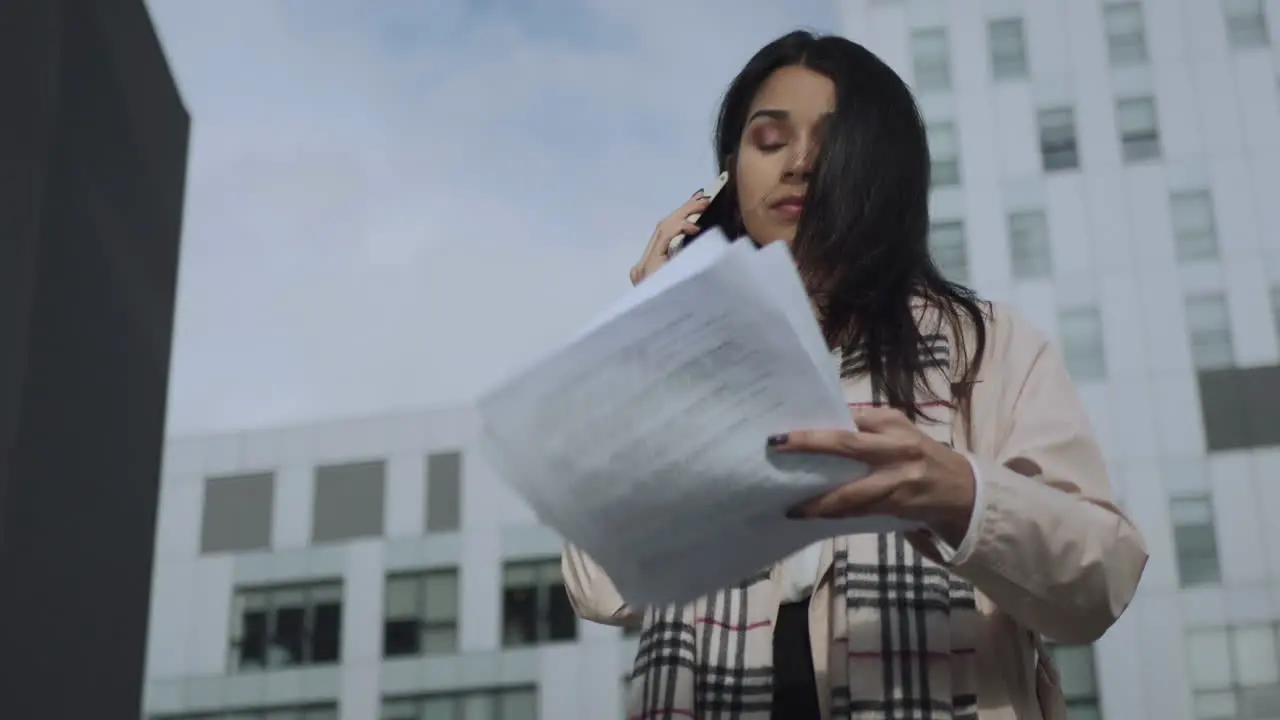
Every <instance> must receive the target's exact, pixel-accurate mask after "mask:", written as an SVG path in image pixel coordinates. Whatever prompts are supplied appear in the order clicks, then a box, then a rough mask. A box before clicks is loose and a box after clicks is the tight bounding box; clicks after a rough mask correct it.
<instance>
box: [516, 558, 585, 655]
mask: <svg viewBox="0 0 1280 720" xmlns="http://www.w3.org/2000/svg"><path fill="white" fill-rule="evenodd" d="M577 637H578V619H577V617H575V616H574V614H573V606H572V605H570V604H569V594H568V593H567V592H566V591H565V587H564V578H563V577H561V575H560V561H559V560H558V559H547V560H537V561H532V562H529V561H525V562H511V563H507V564H506V566H505V567H504V568H503V577H502V644H503V646H505V647H523V646H526V645H538V644H540V643H547V642H564V641H571V640H576V639H577Z"/></svg>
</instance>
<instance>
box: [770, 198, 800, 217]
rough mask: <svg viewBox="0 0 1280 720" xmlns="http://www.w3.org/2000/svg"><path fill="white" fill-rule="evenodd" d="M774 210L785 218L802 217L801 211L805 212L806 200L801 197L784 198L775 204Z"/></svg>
mask: <svg viewBox="0 0 1280 720" xmlns="http://www.w3.org/2000/svg"><path fill="white" fill-rule="evenodd" d="M773 209H774V211H775V212H777V213H778V214H779V215H782V216H784V217H788V218H797V217H800V213H801V211H803V210H804V198H803V197H799V196H797V197H789V198H783V199H781V200H779V201H777V202H775V203H774V204H773Z"/></svg>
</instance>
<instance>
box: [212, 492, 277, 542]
mask: <svg viewBox="0 0 1280 720" xmlns="http://www.w3.org/2000/svg"><path fill="white" fill-rule="evenodd" d="M274 495H275V478H274V476H273V475H272V474H271V473H254V474H251V475H234V476H230V477H212V478H208V479H206V480H205V482H204V507H203V509H202V514H201V518H200V552H204V553H218V552H244V551H246V550H264V549H266V548H269V547H271V512H272V502H273V498H274Z"/></svg>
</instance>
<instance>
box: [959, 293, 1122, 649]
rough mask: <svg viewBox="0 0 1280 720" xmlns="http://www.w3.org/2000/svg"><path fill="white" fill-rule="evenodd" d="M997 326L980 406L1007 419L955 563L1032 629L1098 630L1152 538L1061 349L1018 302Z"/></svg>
mask: <svg viewBox="0 0 1280 720" xmlns="http://www.w3.org/2000/svg"><path fill="white" fill-rule="evenodd" d="M990 327H991V332H990V333H989V336H990V340H989V345H990V348H989V351H990V352H989V353H988V360H987V361H984V364H985V363H986V362H990V363H991V365H990V366H988V367H986V368H984V371H983V372H982V373H981V376H982V377H983V383H980V385H982V384H986V383H990V385H988V386H987V387H979V388H976V389H975V392H974V405H973V418H974V422H975V423H980V422H990V423H995V427H996V433H995V438H996V442H995V448H994V453H993V454H992V455H991V456H986V457H984V456H983V455H982V454H981V453H978V454H976V455H975V456H974V457H973V458H972V461H973V464H974V467H975V470H976V471H977V472H978V473H981V475H982V485H983V491H982V493H981V506H980V507H979V508H978V512H975V513H974V520H973V522H974V523H975V526H973V527H970V529H969V530H970V534H971V535H972V536H973V537H972V540H971V541H970V542H966V543H965V547H963V548H962V551H961V552H960V553H959V554H955V555H954V556H953V557H951V558H950V559H949V563H950V565H951V566H952V569H953V570H954V572H956V574H958V575H960V576H961V577H964V578H966V579H968V580H969V581H970V582H972V583H973V584H974V586H975V587H977V588H978V589H979V590H981V591H982V592H983V594H985V595H986V596H987V597H989V598H990V599H991V600H992V601H993V602H994V603H995V604H996V606H997V607H999V608H1001V609H1002V610H1003V611H1005V612H1007V613H1009V614H1010V615H1011V616H1012V617H1013V618H1014V619H1015V620H1017V621H1018V622H1019V623H1020V624H1021V625H1023V626H1024V627H1026V628H1027V629H1029V630H1031V631H1033V632H1037V633H1041V634H1043V635H1045V636H1047V637H1049V638H1051V639H1053V640H1056V641H1059V642H1066V643H1086V642H1092V641H1094V640H1096V639H1097V638H1099V637H1101V636H1102V634H1103V633H1104V632H1106V631H1107V629H1108V628H1110V627H1111V625H1112V624H1113V623H1114V622H1115V621H1116V619H1117V618H1119V616H1120V614H1121V613H1122V612H1123V611H1124V609H1125V608H1126V607H1127V606H1128V604H1129V602H1130V601H1131V600H1132V599H1133V596H1134V593H1135V592H1136V591H1137V588H1138V581H1139V580H1140V579H1141V577H1142V572H1143V569H1144V567H1145V566H1146V562H1147V550H1146V545H1145V543H1144V541H1143V539H1142V535H1141V533H1140V532H1139V531H1138V528H1137V527H1136V526H1135V525H1134V524H1133V522H1132V521H1130V520H1129V518H1128V517H1126V516H1125V514H1124V513H1123V512H1122V511H1121V510H1120V509H1119V508H1118V507H1117V506H1116V505H1115V503H1114V501H1113V498H1112V490H1111V484H1110V481H1109V480H1108V477H1107V469H1106V463H1105V462H1104V460H1103V456H1102V451H1101V448H1099V446H1098V443H1097V441H1096V440H1095V438H1094V435H1093V432H1092V430H1091V429H1090V426H1089V420H1088V417H1087V415H1086V413H1085V409H1084V406H1083V404H1082V402H1081V401H1080V397H1079V395H1078V394H1077V392H1076V389H1075V385H1074V383H1073V382H1072V380H1071V377H1070V375H1069V374H1068V372H1067V368H1066V365H1065V363H1064V362H1063V360H1062V358H1061V356H1060V355H1059V354H1058V352H1057V351H1056V350H1055V349H1054V348H1053V347H1052V346H1051V345H1050V344H1049V343H1048V341H1047V340H1046V339H1045V338H1044V337H1043V335H1041V334H1040V333H1039V332H1037V331H1036V330H1035V329H1034V328H1032V327H1031V326H1030V324H1029V323H1027V322H1026V321H1025V320H1023V319H1022V318H1020V317H1018V316H1016V315H1014V314H1013V313H1012V312H1011V311H1008V310H1002V309H998V310H997V312H995V313H994V317H993V321H992V324H991V326H990ZM980 405H985V406H986V407H985V411H984V408H982V407H979V406H980Z"/></svg>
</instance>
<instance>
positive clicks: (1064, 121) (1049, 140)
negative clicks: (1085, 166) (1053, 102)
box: [1037, 108, 1080, 172]
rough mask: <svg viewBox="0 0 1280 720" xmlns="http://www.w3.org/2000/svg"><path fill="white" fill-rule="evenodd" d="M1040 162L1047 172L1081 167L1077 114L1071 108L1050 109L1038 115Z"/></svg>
mask: <svg viewBox="0 0 1280 720" xmlns="http://www.w3.org/2000/svg"><path fill="white" fill-rule="evenodd" d="M1037 119H1038V124H1039V125H1040V162H1041V164H1042V165H1043V166H1044V171H1045V172H1053V171H1055V170H1075V169H1076V168H1078V167H1080V152H1079V149H1078V145H1077V143H1076V114H1075V111H1074V110H1072V109H1071V108H1050V109H1047V110H1041V111H1040V112H1039V114H1038V118H1037Z"/></svg>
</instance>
